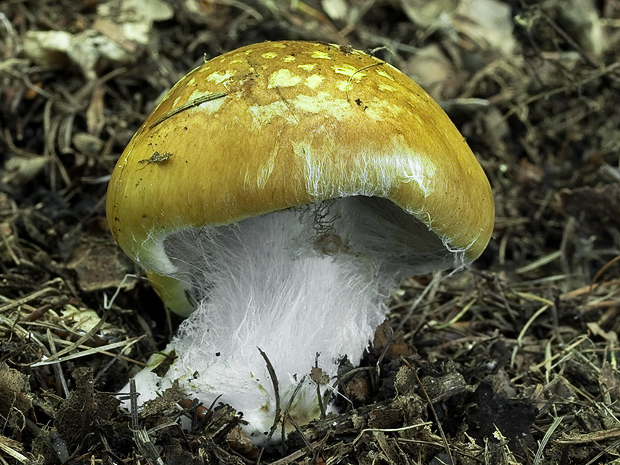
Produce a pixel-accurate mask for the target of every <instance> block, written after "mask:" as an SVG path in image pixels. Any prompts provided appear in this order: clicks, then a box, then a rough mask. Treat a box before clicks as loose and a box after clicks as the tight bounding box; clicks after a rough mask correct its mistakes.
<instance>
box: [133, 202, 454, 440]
mask: <svg viewBox="0 0 620 465" xmlns="http://www.w3.org/2000/svg"><path fill="white" fill-rule="evenodd" d="M356 199H357V198H349V199H339V200H335V201H329V202H323V203H321V204H317V205H314V206H308V207H301V208H296V209H290V210H286V211H281V212H275V213H271V214H268V215H264V216H261V217H257V218H249V219H246V220H243V221H241V222H239V223H237V224H233V225H228V226H220V227H205V228H202V229H199V230H193V231H183V232H178V233H175V234H173V235H171V236H170V237H168V238H167V239H166V241H165V250H166V252H167V254H168V255H169V256H170V257H175V258H174V260H173V264H174V265H175V266H176V267H177V268H178V270H179V271H178V276H179V277H180V276H182V279H183V280H184V281H185V282H191V283H193V285H194V290H195V298H196V300H197V302H198V306H197V309H196V311H195V312H194V313H192V315H191V316H190V317H189V318H188V319H186V320H185V321H184V322H183V323H182V324H181V327H180V328H179V332H178V335H177V336H176V337H175V338H174V339H173V341H172V342H171V343H170V345H169V347H168V349H167V351H169V350H172V349H174V350H175V351H176V353H177V355H178V358H177V359H176V361H175V362H174V363H173V365H172V366H171V367H170V368H169V370H168V372H167V373H166V375H165V376H164V377H163V378H161V379H160V378H157V377H156V375H154V374H153V373H152V372H150V369H152V368H153V367H152V366H151V367H149V368H147V369H146V371H145V372H143V373H141V374H140V375H138V377H136V383H137V390H138V392H141V393H142V396H141V397H140V402H143V401H145V400H147V399H148V398H150V397H153V396H154V395H155V391H156V390H162V389H163V388H166V387H168V386H170V385H171V384H172V382H173V381H174V380H175V379H177V378H179V379H180V382H181V386H182V387H183V388H184V389H185V391H186V392H187V394H188V395H189V396H190V397H196V398H198V399H200V400H201V401H202V402H203V403H205V404H209V403H210V402H211V401H213V400H214V399H215V398H216V397H218V396H221V397H220V398H219V400H220V401H221V402H224V403H230V404H231V405H233V406H234V407H235V408H236V409H237V410H238V411H240V412H243V415H244V419H245V420H247V421H248V422H249V423H250V426H249V427H248V428H249V429H248V430H247V431H246V432H248V433H249V434H250V435H251V436H252V437H253V438H254V439H255V441H256V442H260V441H261V440H262V439H264V436H263V433H265V432H267V431H269V429H270V428H271V426H272V424H273V421H274V415H275V407H276V399H275V396H274V389H273V381H272V380H271V379H270V377H269V375H268V370H267V367H266V364H265V360H264V359H263V357H262V356H261V354H260V351H259V348H260V350H262V351H263V352H264V353H265V354H266V356H267V357H268V358H269V361H270V363H271V364H272V366H273V368H274V370H275V373H276V376H277V380H278V385H279V392H280V405H281V406H282V409H285V408H286V406H287V405H288V403H289V402H290V401H291V395H292V394H293V392H294V391H295V389H296V387H297V385H298V384H299V383H300V381H301V380H302V378H303V377H304V376H306V375H308V374H309V373H310V370H311V368H312V367H313V366H315V362H316V355H317V353H318V354H319V357H318V366H319V367H320V368H321V369H322V370H323V371H324V373H326V374H327V375H328V376H329V377H330V379H334V378H335V376H336V374H337V368H338V365H339V363H340V361H341V360H342V358H343V357H344V356H347V357H348V358H349V360H350V361H351V362H353V363H357V362H358V361H359V359H360V358H361V356H362V354H363V351H364V350H365V348H366V347H367V346H368V343H369V341H370V340H371V338H372V337H373V333H374V328H376V327H377V326H378V325H379V324H380V323H381V322H382V321H383V320H384V319H385V314H386V306H385V304H384V301H385V299H386V297H387V296H388V295H389V293H390V291H391V290H392V288H393V287H394V286H395V282H396V277H397V274H398V272H397V268H398V267H394V266H384V263H383V260H382V259H381V258H376V257H373V254H372V253H370V251H369V250H364V249H365V248H367V247H368V244H365V245H364V244H362V243H361V242H362V239H360V238H359V237H358V236H360V237H361V235H360V231H361V230H362V229H363V228H362V225H361V224H360V222H362V223H364V222H365V216H364V213H363V212H364V209H363V208H362V209H360V205H363V202H360V201H359V200H356ZM360 199H362V198H360ZM388 203H389V202H386V204H388ZM398 210H400V209H398ZM403 217H407V218H408V215H405V214H404V213H403ZM392 227H396V226H394V224H392ZM422 227H424V226H423V225H422ZM383 228H384V229H389V228H390V224H389V223H384V224H383ZM377 233H378V234H379V236H380V231H378V232H377ZM408 233H410V231H408ZM365 240H366V241H368V242H371V243H372V242H373V240H371V239H368V238H366V239H365ZM434 240H435V242H437V243H438V244H439V245H440V246H442V247H443V245H442V244H441V242H440V241H439V240H438V239H434ZM376 242H377V243H380V244H381V245H382V246H385V244H384V243H383V241H381V240H377V241H376ZM156 364H157V362H156V360H155V359H154V360H153V361H152V363H151V365H156ZM287 413H288V414H289V415H290V416H291V417H292V418H293V419H295V420H296V421H297V423H299V424H303V423H307V422H308V421H310V420H311V419H313V418H316V417H318V416H319V414H320V411H319V402H318V399H317V388H316V385H315V384H314V382H312V381H311V380H310V378H309V377H306V381H304V383H303V386H302V387H301V389H299V390H298V394H297V395H296V398H295V399H293V402H292V406H291V408H290V410H289V411H288V412H287Z"/></svg>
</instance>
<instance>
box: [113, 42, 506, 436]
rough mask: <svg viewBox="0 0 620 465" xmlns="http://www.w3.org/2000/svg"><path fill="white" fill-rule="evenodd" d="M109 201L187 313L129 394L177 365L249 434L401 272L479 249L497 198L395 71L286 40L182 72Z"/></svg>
mask: <svg viewBox="0 0 620 465" xmlns="http://www.w3.org/2000/svg"><path fill="white" fill-rule="evenodd" d="M107 217H108V221H109V225H110V229H111V231H112V234H113V236H114V238H115V239H116V241H117V243H118V244H119V245H120V247H121V248H122V249H123V250H124V251H125V252H126V253H127V255H129V256H130V257H131V258H132V259H133V260H134V261H135V262H136V263H137V264H138V265H139V266H141V267H142V268H143V269H144V270H145V271H146V274H147V276H148V278H149V280H150V282H151V284H152V286H153V287H154V289H155V290H156V291H157V293H158V294H159V296H160V297H161V298H162V300H163V302H164V304H165V305H166V307H167V308H169V309H170V310H172V311H174V312H176V313H178V314H180V315H183V316H185V317H187V319H185V320H184V321H183V323H182V324H181V325H180V328H179V330H178V334H177V335H176V336H175V337H174V338H173V340H172V342H170V344H169V345H168V347H167V349H166V350H165V352H164V353H163V354H156V355H154V356H153V357H152V358H151V360H150V361H149V366H148V367H147V368H145V369H144V370H143V371H142V372H141V373H139V374H138V375H137V376H136V377H135V380H136V385H137V391H138V392H139V393H140V397H139V402H140V403H143V402H144V401H146V400H148V399H151V398H154V397H155V396H156V395H157V393H158V392H161V391H162V390H164V389H165V388H166V387H169V386H171V385H172V383H173V382H174V381H175V380H179V383H180V384H179V385H180V386H181V387H182V389H184V391H185V392H186V393H187V394H188V396H191V397H192V398H197V399H199V400H200V401H201V402H203V403H204V404H205V405H210V404H211V403H212V402H213V401H214V400H216V399H217V400H218V401H219V402H223V403H228V404H230V405H232V406H233V407H235V408H236V409H237V411H239V412H242V413H243V419H244V420H245V421H247V423H248V425H247V426H246V427H245V430H246V432H247V433H248V434H250V435H251V437H252V438H253V440H254V441H255V442H261V441H264V440H265V438H266V436H265V434H266V432H267V431H269V430H270V428H271V427H272V425H273V424H274V422H275V421H276V420H278V419H282V418H283V419H284V420H283V421H284V422H285V423H287V424H288V422H287V420H288V419H293V420H295V422H297V423H298V424H302V423H306V422H308V421H310V420H312V419H314V418H317V417H318V416H319V415H320V414H321V412H320V408H319V405H320V404H319V402H318V400H319V399H318V394H317V392H319V391H318V390H317V384H316V383H315V381H313V380H312V379H311V377H310V376H309V373H310V372H311V369H312V368H313V367H315V370H316V369H317V368H319V369H320V370H322V372H323V375H327V376H328V377H329V378H330V379H334V378H335V377H336V375H337V368H338V365H339V363H340V362H341V361H342V360H343V359H344V358H345V357H346V358H348V359H349V360H350V361H351V362H352V363H357V362H358V361H359V360H360V358H361V357H362V355H363V352H364V350H365V349H366V348H367V347H368V345H369V341H370V340H371V339H372V336H373V333H374V330H375V329H376V327H377V326H378V325H379V324H380V323H382V322H383V321H384V319H385V317H386V313H387V310H386V305H385V301H386V299H387V298H388V297H389V295H390V293H391V292H392V291H393V290H394V289H395V288H396V287H397V286H398V284H399V281H400V280H401V279H402V278H403V277H407V276H412V275H415V274H419V273H425V272H428V271H430V270H439V269H448V268H456V269H458V268H461V267H463V266H465V265H467V264H468V263H470V262H471V261H473V260H474V259H476V258H477V257H478V256H479V255H480V254H481V253H482V251H483V250H484V248H485V247H486V245H487V243H488V241H489V238H490V234H491V230H492V228H493V221H494V218H493V217H494V207H493V196H492V192H491V188H490V186H489V182H488V180H487V178H486V176H485V174H484V172H483V170H482V168H481V166H480V165H479V163H478V161H477V160H476V158H475V156H474V155H473V153H472V151H471V150H470V148H469V147H468V146H467V144H466V143H465V141H464V139H463V137H462V135H461V134H460V133H459V132H458V130H457V129H456V128H455V126H454V125H453V124H452V122H451V121H450V119H449V118H448V116H447V115H446V114H445V113H444V112H443V111H442V109H441V108H440V107H439V105H438V104H437V103H436V102H435V101H433V99H432V98H431V97H430V96H429V95H428V94H427V93H426V92H425V91H424V90H422V89H421V88H420V87H419V86H418V85H417V84H415V83H414V82H413V81H411V80H410V79H409V78H408V77H407V76H405V75H404V74H403V73H401V72H400V71H398V70H397V69H396V68H394V67H393V66H391V65H390V64H389V63H386V62H385V61H383V60H380V59H378V58H376V57H373V56H371V55H368V54H366V53H364V52H361V51H358V50H353V49H351V48H350V47H340V46H337V45H329V44H324V43H315V42H295V41H290V42H289V41H283V42H266V43H260V44H254V45H249V46H246V47H242V48H240V49H237V50H233V51H231V52H228V53H225V54H224V55H222V56H219V57H216V58H214V59H212V60H210V61H207V62H205V63H204V64H202V65H201V66H199V67H198V68H196V69H194V70H193V71H191V72H190V73H189V74H187V75H186V76H185V77H183V78H182V79H181V80H180V81H179V82H178V83H177V84H176V85H175V86H174V87H173V88H172V90H170V92H169V93H168V95H167V96H166V97H165V98H164V99H163V100H162V101H161V102H160V103H159V105H158V106H157V108H156V109H155V110H154V112H153V113H152V114H151V115H150V116H149V117H148V118H147V120H146V121H145V122H144V124H143V125H142V127H141V128H140V129H139V130H138V132H137V133H136V135H135V136H134V137H133V139H132V140H131V142H130V143H129V145H128V146H127V148H126V149H125V151H124V153H123V154H122V156H121V157H120V159H119V161H118V164H117V165H116V168H115V170H114V172H113V174H112V178H111V180H110V186H109V190H108V198H107ZM172 351H174V352H175V354H176V359H175V360H174V362H173V363H172V364H170V366H169V368H168V370H167V372H166V373H165V375H163V376H161V377H160V376H159V375H157V374H155V372H154V371H153V368H154V367H156V366H157V365H158V364H160V363H161V362H162V361H163V360H165V359H166V356H165V354H166V353H171V352H172ZM160 371H161V370H160ZM320 388H321V389H322V390H323V391H324V390H325V389H329V386H326V385H322V386H320ZM277 407H280V408H279V410H278V408H277ZM277 412H280V413H281V415H277Z"/></svg>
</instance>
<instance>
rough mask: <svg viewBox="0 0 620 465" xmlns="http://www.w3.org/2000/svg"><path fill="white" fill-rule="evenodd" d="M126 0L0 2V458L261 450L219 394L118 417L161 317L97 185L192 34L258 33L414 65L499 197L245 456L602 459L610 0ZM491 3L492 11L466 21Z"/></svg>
mask: <svg viewBox="0 0 620 465" xmlns="http://www.w3.org/2000/svg"><path fill="white" fill-rule="evenodd" d="M122 3H123V2H120V1H110V2H109V4H106V3H105V2H103V1H98V0H81V1H74V0H48V1H28V0H7V1H4V2H2V3H1V4H0V83H1V84H0V341H1V343H0V462H1V463H9V464H14V463H15V464H16V463H75V464H77V463H84V464H86V463H89V464H95V463H106V464H112V463H114V464H118V463H161V462H159V460H163V463H166V464H177V463H178V464H194V463H195V464H200V463H228V464H230V463H254V462H256V461H257V460H258V456H259V453H260V452H261V451H258V450H257V449H255V448H253V447H251V446H248V445H247V444H244V443H243V440H242V438H238V437H236V436H235V433H234V430H233V431H232V432H231V428H232V427H233V426H234V425H235V424H236V422H237V419H236V416H235V413H234V411H233V410H232V409H231V408H229V407H226V406H221V407H218V408H216V409H215V410H214V411H211V412H208V413H207V414H206V416H203V417H202V420H199V419H197V417H194V418H195V420H196V421H195V428H194V429H193V430H192V431H191V432H186V431H185V432H184V431H183V430H181V428H179V427H178V426H176V424H175V423H174V422H173V421H172V420H174V418H175V417H176V416H178V409H176V408H172V409H171V408H169V406H166V405H163V406H161V407H160V408H159V409H156V410H154V411H153V412H150V414H148V415H147V414H143V415H142V416H141V417H139V418H134V419H131V418H130V416H129V415H128V414H127V413H126V412H124V411H122V410H121V409H120V408H119V407H118V401H117V399H116V397H115V396H114V393H116V392H118V390H120V389H121V388H122V387H123V386H124V385H125V384H126V383H127V380H128V379H129V377H130V375H131V374H132V373H134V372H135V371H137V369H139V368H140V367H141V366H143V365H144V362H145V361H146V359H147V358H148V356H149V354H150V353H152V352H153V351H156V350H158V349H161V348H162V347H164V346H165V343H166V341H168V340H169V339H170V337H171V335H172V334H173V331H174V327H175V326H176V325H177V324H178V322H179V321H178V319H177V318H175V317H174V316H170V315H167V314H166V313H165V311H164V309H163V307H162V305H161V303H160V302H159V300H158V299H157V297H156V296H155V295H154V293H153V292H152V291H151V290H150V288H149V286H148V284H147V283H146V282H145V281H144V280H142V279H140V278H135V277H128V278H125V276H126V275H128V274H129V275H135V276H139V271H138V270H136V269H135V268H134V266H133V264H132V263H131V262H130V261H129V260H128V259H126V258H125V257H124V255H123V254H122V252H121V251H120V250H119V249H118V248H117V246H116V245H115V244H114V242H113V241H112V239H111V237H110V235H109V233H108V230H107V224H106V219H105V211H104V203H105V200H104V199H105V193H106V184H107V181H108V178H109V174H110V172H111V170H112V168H113V167H114V164H115V162H116V159H117V158H118V156H119V155H120V153H121V152H122V151H123V149H124V147H125V145H126V144H127V142H128V141H129V139H130V138H131V136H132V135H133V133H134V132H135V131H136V130H137V128H138V127H139V125H140V124H141V122H142V121H143V120H144V119H145V117H146V115H148V113H149V112H150V111H151V110H152V109H153V107H154V104H155V102H156V101H157V99H158V98H159V97H160V96H161V95H162V93H164V92H165V91H166V90H167V89H168V88H169V87H170V86H171V85H172V84H173V83H174V82H176V81H177V80H178V79H179V78H180V77H181V76H182V75H183V74H185V73H186V72H187V71H188V70H190V69H191V68H193V67H195V66H196V65H197V64H199V63H201V62H202V60H203V59H204V57H207V58H209V57H213V56H216V55H217V54H220V53H222V52H225V51H228V50H231V49H234V48H236V47H238V46H241V45H245V44H249V43H253V42H259V41H263V40H269V39H312V40H321V41H326V42H336V43H341V44H350V45H352V46H354V47H355V48H359V49H365V50H372V51H374V53H376V54H377V55H378V56H380V57H381V58H383V59H385V60H388V61H390V62H392V63H393V64H395V65H396V66H397V67H399V68H401V69H403V70H404V71H405V72H407V73H408V74H410V75H412V76H416V77H417V79H418V80H419V81H421V83H422V84H423V85H424V86H425V87H426V88H427V89H429V91H431V92H432V93H433V95H434V96H435V97H436V98H437V99H438V100H439V101H441V102H442V104H443V105H444V107H445V108H446V110H447V112H448V113H449V115H450V116H451V117H452V118H453V120H454V121H455V123H456V124H457V126H458V127H459V129H460V130H461V131H462V133H463V134H464V135H465V136H466V138H467V140H468V142H469V143H470V145H471V147H472V148H473V149H474V151H475V152H476V154H477V155H478V157H479V160H480V162H481V163H482V165H483V167H484V169H485V171H486V172H487V175H488V177H489V179H490V181H491V184H492V186H493V190H494V193H495V199H496V211H497V218H496V226H495V232H494V235H493V239H492V241H491V244H490V245H489V247H488V249H487V251H486V252H485V253H484V254H483V256H482V257H481V258H480V259H479V260H478V261H477V262H476V263H475V264H474V265H473V266H472V267H471V268H470V269H469V270H466V271H464V272H461V273H458V274H456V275H452V276H444V277H437V278H436V279H433V276H420V277H416V278H412V279H410V280H408V281H407V282H405V283H404V285H403V287H402V289H401V291H399V292H398V293H397V295H395V296H394V299H393V302H392V307H393V310H392V312H391V313H390V317H389V322H388V324H387V325H385V326H383V327H382V328H381V331H379V332H378V334H377V338H376V340H375V344H374V347H373V348H372V349H371V350H369V352H368V354H367V356H366V358H365V359H364V360H363V361H362V364H361V365H360V368H359V369H357V370H354V371H352V372H350V374H349V375H348V376H347V377H345V378H343V379H342V380H341V389H342V390H343V392H346V394H347V395H348V397H349V398H350V399H352V400H353V401H354V409H351V408H349V410H348V411H344V412H343V414H341V415H339V416H336V417H333V418H329V419H327V420H325V421H318V422H316V423H315V424H312V425H310V426H306V427H304V428H302V430H301V431H299V432H297V433H295V434H293V435H292V436H291V437H290V438H289V442H288V443H287V445H286V447H277V448H274V449H273V450H266V451H262V456H260V461H262V462H264V463H278V464H284V463H295V462H300V463H326V464H333V463H360V464H371V463H372V464H375V463H377V464H378V463H385V464H390V465H395V464H398V465H400V464H408V463H411V464H432V465H440V464H447V463H455V464H504V463H505V464H508V463H510V464H602V463H618V462H617V461H618V460H620V459H619V458H618V456H619V454H620V451H619V449H618V447H619V445H620V422H619V421H618V413H619V406H618V399H619V396H620V374H619V372H618V363H617V350H618V329H619V327H620V318H618V313H619V312H620V279H619V276H620V258H619V257H620V233H619V232H618V230H619V226H620V166H619V154H620V111H618V105H619V103H620V60H619V58H620V2H619V1H618V0H605V1H594V0H592V1H590V0H572V1H567V0H550V1H546V2H540V3H539V2H534V1H527V0H512V1H506V2H499V1H496V0H486V1H483V0H471V1H465V0H461V2H460V3H461V8H462V9H461V10H460V13H459V14H455V13H454V12H451V10H450V5H451V4H457V3H458V2H457V1H454V2H450V1H441V2H432V3H433V4H434V5H435V6H437V7H438V8H444V9H445V11H446V13H445V14H444V15H443V16H437V15H435V14H433V13H432V12H430V13H429V12H428V11H422V10H421V7H419V6H417V7H416V5H418V4H420V5H421V4H423V3H424V2H416V1H413V0H401V1H397V0H390V1H388V0H382V1H368V0H350V1H341V0H323V1H321V2H319V1H318V0H309V1H306V2H301V1H299V2H294V1H284V0H272V1H270V0H262V1H260V0H256V1H246V2H237V1H234V0H220V1H215V0H214V1H197V2H193V1H189V0H188V1H178V2H170V4H169V5H170V6H166V5H167V4H165V3H164V4H163V6H162V5H161V4H160V3H159V2H154V1H153V0H152V1H150V2H147V1H146V0H144V2H142V1H135V2H134V4H135V5H138V8H136V9H135V10H134V11H133V12H132V11H126V10H124V9H123V8H122V7H121V5H122ZM464 5H473V6H475V7H477V8H478V9H477V10H475V9H474V8H473V6H472V7H471V8H470V10H467V9H465V6H464ZM502 8H503V9H502ZM420 12H422V13H428V17H430V19H428V18H427V19H425V18H420V17H419V15H420V14H421V13H420ZM406 13H409V15H407V14H406ZM495 13H498V14H499V13H502V14H503V15H504V17H506V18H508V19H509V20H508V21H507V22H505V23H502V22H498V23H495V24H493V25H491V26H490V27H485V25H484V21H483V20H484V19H485V18H488V17H490V16H491V15H492V14H495ZM149 15H150V17H151V19H148V16H149ZM145 18H146V19H145ZM131 22H134V23H141V24H143V25H144V26H145V27H146V28H147V29H148V28H150V29H148V34H147V35H146V36H145V37H146V38H145V40H144V41H142V42H141V40H140V38H139V37H138V38H136V37H134V36H133V35H132V34H133V33H136V31H138V29H139V28H138V27H137V26H135V25H134V26H135V27H133V29H130V30H123V29H122V27H123V25H126V24H128V23H131ZM35 31H58V32H59V33H61V34H64V35H63V37H64V39H66V38H67V37H71V38H72V40H73V42H72V45H71V49H70V50H68V49H64V50H62V49H60V50H59V49H58V47H59V45H58V43H60V42H59V41H60V40H61V39H60V38H59V37H55V38H52V37H50V36H46V38H42V37H41V36H40V35H37V33H35ZM132 31H133V32H132ZM130 32H131V33H130ZM106 37H114V38H115V40H116V43H117V44H120V48H121V49H122V51H124V53H122V54H120V55H111V54H110V53H109V52H108V51H107V48H106V47H107V46H106V42H105V41H106V40H107V39H105V38H106ZM64 39H63V40H64ZM93 44H94V45H93ZM94 53H99V54H100V55H101V56H100V57H99V59H98V60H94V59H93V57H94V56H95V55H94ZM89 60H91V61H90V62H89ZM124 278H125V279H124ZM429 286H430V289H429V288H428V287H429ZM117 288H119V289H120V292H119V293H118V295H115V296H114V299H113V294H114V293H115V291H116V290H117ZM424 289H427V293H426V294H425V296H424V298H423V299H422V300H421V301H419V302H418V296H419V295H420V293H421V292H422V291H423V290H424ZM112 299H113V301H112ZM412 310H413V311H412ZM196 413H198V410H197V409H196V408H194V407H192V406H191V405H190V406H188V410H187V414H188V415H190V416H192V415H194V414H196ZM203 413H204V412H203Z"/></svg>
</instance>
